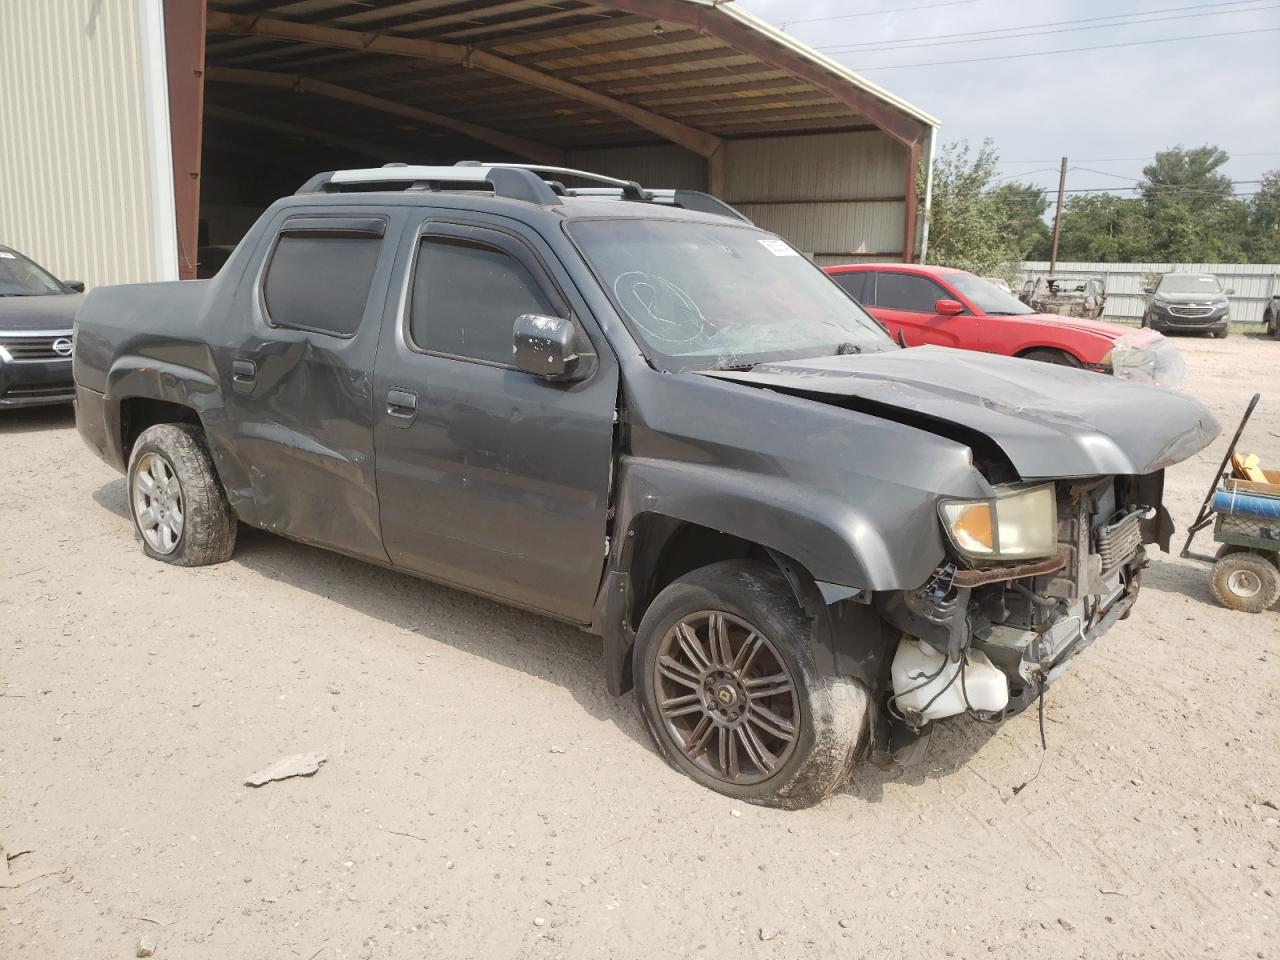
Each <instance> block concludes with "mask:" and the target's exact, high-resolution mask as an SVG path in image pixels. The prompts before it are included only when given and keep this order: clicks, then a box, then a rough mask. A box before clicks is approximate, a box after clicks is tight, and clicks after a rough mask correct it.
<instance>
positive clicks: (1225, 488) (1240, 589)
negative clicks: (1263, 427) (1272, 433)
mask: <svg viewBox="0 0 1280 960" xmlns="http://www.w3.org/2000/svg"><path fill="white" fill-rule="evenodd" d="M1258 398H1259V394H1256V393H1255V394H1254V395H1253V399H1252V400H1250V401H1249V406H1248V407H1247V408H1246V409H1245V412H1244V416H1243V417H1242V418H1241V420H1240V426H1239V427H1237V428H1236V432H1235V436H1233V437H1232V438H1231V446H1229V447H1228V448H1227V454H1226V456H1225V457H1223V458H1222V465H1221V466H1220V467H1219V468H1218V472H1217V474H1216V475H1215V476H1214V480H1213V484H1212V485H1211V486H1210V487H1209V493H1208V494H1207V495H1206V496H1205V498H1204V503H1202V504H1201V505H1200V513H1199V514H1198V515H1197V516H1196V519H1195V522H1194V523H1192V524H1191V526H1190V527H1188V528H1187V542H1186V544H1185V545H1184V546H1183V548H1182V556H1184V557H1190V558H1191V559H1193V560H1203V561H1204V562H1206V563H1211V564H1213V571H1212V573H1211V574H1210V581H1209V582H1210V586H1211V588H1212V589H1213V595H1214V597H1215V598H1216V599H1217V601H1218V602H1219V603H1220V604H1222V605H1223V606H1224V607H1227V608H1228V609H1231V610H1242V611H1244V612H1246V613H1262V612H1263V611H1264V610H1267V609H1269V608H1270V607H1271V606H1272V605H1274V604H1275V602H1276V600H1277V599H1278V598H1280V470H1263V469H1262V468H1261V467H1260V466H1259V465H1258V464H1257V462H1256V461H1257V458H1256V457H1244V456H1241V455H1240V454H1238V453H1237V452H1236V446H1237V445H1238V444H1239V443H1240V437H1241V436H1242V435H1243V434H1244V428H1245V426H1246V424H1248V422H1249V418H1250V417H1251V416H1252V415H1253V410H1254V408H1255V407H1256V406H1257V405H1258ZM1210 524H1213V539H1214V540H1215V541H1217V542H1218V543H1219V544H1221V546H1219V547H1218V552H1217V555H1216V556H1212V557H1210V556H1206V555H1204V554H1199V553H1194V552H1192V549H1191V543H1192V541H1193V540H1194V539H1195V536H1196V534H1197V533H1199V532H1200V531H1201V530H1203V529H1205V528H1206V527H1207V526H1209V525H1210Z"/></svg>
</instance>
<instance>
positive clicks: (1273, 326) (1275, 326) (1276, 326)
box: [1262, 310, 1280, 339]
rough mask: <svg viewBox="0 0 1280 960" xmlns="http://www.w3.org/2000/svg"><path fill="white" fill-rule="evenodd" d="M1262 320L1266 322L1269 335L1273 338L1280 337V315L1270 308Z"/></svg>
mask: <svg viewBox="0 0 1280 960" xmlns="http://www.w3.org/2000/svg"><path fill="white" fill-rule="evenodd" d="M1262 321H1263V323H1264V324H1266V329H1267V336H1269V337H1272V338H1273V339H1280V315H1278V314H1276V313H1275V312H1274V311H1272V310H1268V311H1267V312H1266V313H1265V314H1263V316H1262Z"/></svg>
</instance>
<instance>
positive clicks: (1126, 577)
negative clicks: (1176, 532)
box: [879, 473, 1172, 731]
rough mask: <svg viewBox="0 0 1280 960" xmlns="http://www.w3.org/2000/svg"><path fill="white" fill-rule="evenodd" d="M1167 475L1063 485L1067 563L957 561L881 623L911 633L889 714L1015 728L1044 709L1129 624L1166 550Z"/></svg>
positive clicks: (903, 644)
mask: <svg viewBox="0 0 1280 960" xmlns="http://www.w3.org/2000/svg"><path fill="white" fill-rule="evenodd" d="M1163 483H1164V477H1163V473H1154V474H1149V475H1147V476H1144V477H1104V478H1089V479H1082V480H1060V481H1058V482H1057V483H1055V484H1054V495H1055V498H1056V510H1057V544H1056V546H1057V551H1056V553H1055V554H1054V555H1053V556H1051V557H1048V558H1044V559H1039V560H1035V561H1031V562H1024V563H1017V564H1011V565H1009V564H1003V565H980V564H972V563H969V564H966V563H965V562H964V561H961V560H960V559H958V558H957V559H952V560H949V561H948V562H947V563H945V564H944V565H942V566H940V567H939V568H938V569H936V570H935V571H934V574H933V576H932V577H930V579H929V580H928V581H927V582H926V583H925V585H924V586H923V587H922V588H920V589H918V590H914V591H901V592H898V593H894V594H890V595H888V596H886V597H885V598H884V599H882V600H881V601H880V603H879V605H880V612H881V614H882V615H883V616H884V618H885V619H886V620H887V621H888V622H889V623H890V624H892V625H893V626H894V627H895V628H896V629H898V630H900V631H901V632H902V635H901V637H900V639H899V641H898V645H897V649H896V651H895V653H894V657H893V663H892V667H891V675H892V695H891V696H890V697H889V699H888V702H887V710H888V712H889V714H890V715H891V716H892V717H893V718H894V719H895V720H896V721H898V722H900V723H902V724H904V725H905V726H906V727H908V728H910V729H911V730H916V731H918V730H920V729H921V728H922V727H924V726H925V725H926V724H928V723H929V722H930V721H933V720H939V719H943V718H945V717H950V716H955V715H958V714H962V713H967V714H970V715H972V716H975V717H977V718H978V719H981V720H994V719H1001V718H1004V717H1008V716H1012V715H1014V714H1016V713H1018V712H1020V711H1022V710H1024V709H1025V708H1026V707H1028V706H1029V705H1030V704H1032V703H1034V702H1035V701H1036V699H1037V698H1038V697H1039V696H1040V694H1041V693H1042V692H1043V691H1044V689H1045V687H1047V686H1048V685H1049V684H1051V683H1052V682H1053V681H1054V680H1055V679H1056V678H1057V677H1058V676H1059V675H1060V674H1061V673H1062V671H1063V670H1064V669H1065V667H1066V665H1067V663H1068V662H1069V661H1070V659H1071V658H1072V657H1073V656H1074V655H1075V654H1076V653H1078V652H1079V651H1080V650H1082V649H1083V648H1084V647H1086V646H1088V645H1089V644H1090V643H1091V642H1093V641H1094V640H1096V639H1097V638H1098V637H1099V636H1101V635H1102V634H1103V633H1105V632H1106V631H1107V630H1108V629H1110V628H1111V626H1112V625H1113V624H1115V623H1116V622H1117V621H1118V620H1121V619H1123V618H1124V617H1125V616H1127V615H1128V613H1129V611H1130V609H1131V608H1132V606H1133V604H1134V601H1135V600H1136V598H1137V594H1138V589H1139V586H1140V583H1141V571H1142V570H1143V568H1144V567H1146V566H1147V564H1148V562H1149V561H1148V559H1147V554H1146V549H1145V546H1144V544H1147V543H1153V542H1158V543H1161V544H1162V545H1163V546H1165V547H1167V545H1168V537H1169V535H1170V533H1171V532H1172V521H1171V520H1170V518H1169V515H1168V513H1167V512H1166V511H1165V510H1164V508H1163V506H1162V504H1161V494H1162V488H1163Z"/></svg>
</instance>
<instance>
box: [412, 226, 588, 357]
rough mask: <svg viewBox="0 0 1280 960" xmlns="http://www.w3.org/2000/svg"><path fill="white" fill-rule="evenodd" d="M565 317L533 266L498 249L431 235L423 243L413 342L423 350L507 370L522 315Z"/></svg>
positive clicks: (416, 280)
mask: <svg viewBox="0 0 1280 960" xmlns="http://www.w3.org/2000/svg"><path fill="white" fill-rule="evenodd" d="M525 313H534V314H544V315H546V314H552V315H557V316H563V312H562V311H560V310H557V309H556V308H555V307H554V306H553V305H552V301H551V298H550V297H549V296H548V294H547V292H546V291H545V290H544V288H543V285H542V284H541V283H539V281H538V279H537V278H536V277H535V276H534V274H533V272H532V270H531V269H530V268H529V266H526V265H525V264H524V263H522V262H521V261H520V259H517V258H516V257H515V256H513V255H512V254H511V253H508V252H507V251H506V250H504V249H501V247H500V246H499V245H498V244H490V243H486V242H483V241H482V240H474V239H470V238H464V237H457V236H440V235H431V234H428V235H427V236H424V237H423V238H422V239H421V241H419V250H418V265H417V269H416V270H415V271H414V277H413V295H412V300H411V301H410V307H409V336H410V339H411V340H412V341H413V343H414V345H415V346H417V347H418V348H419V349H420V350H424V351H427V352H430V353H442V354H446V355H448V356H452V357H459V358H461V359H465V360H479V361H481V362H482V363H496V364H503V365H507V366H509V365H510V364H511V359H512V331H513V328H514V327H515V322H516V318H517V317H519V316H520V315H521V314H525Z"/></svg>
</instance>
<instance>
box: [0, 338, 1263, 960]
mask: <svg viewBox="0 0 1280 960" xmlns="http://www.w3.org/2000/svg"><path fill="white" fill-rule="evenodd" d="M1177 344H1178V346H1179V348H1180V349H1182V351H1183V353H1184V354H1185V356H1186V358H1187V363H1188V368H1189V376H1188V383H1187V389H1189V390H1190V391H1191V392H1192V393H1194V394H1195V395H1196V396H1198V397H1200V398H1201V399H1202V400H1204V401H1206V402H1207V403H1208V404H1209V405H1210V407H1211V408H1212V409H1213V411H1214V413H1215V414H1216V415H1217V416H1218V418H1219V420H1220V421H1221V422H1222V424H1223V426H1224V429H1225V430H1226V431H1227V433H1229V432H1230V430H1231V429H1232V428H1234V424H1235V422H1236V420H1237V419H1238V417H1239V415H1240V413H1241V411H1242V409H1243V407H1244V404H1245V402H1246V400H1247V398H1248V396H1249V394H1250V393H1251V392H1252V391H1253V390H1254V389H1255V388H1261V389H1266V388H1267V387H1268V386H1270V387H1271V391H1270V395H1269V396H1267V397H1264V405H1263V407H1262V408H1261V410H1260V412H1259V415H1258V416H1256V417H1255V419H1254V423H1253V427H1252V429H1251V431H1250V433H1249V434H1248V440H1247V442H1246V443H1245V444H1244V447H1245V449H1248V450H1253V451H1256V452H1258V453H1260V454H1262V455H1263V457H1264V461H1269V462H1270V463H1271V464H1280V389H1277V388H1280V376H1278V375H1277V371H1280V343H1275V342H1271V341H1264V340H1260V339H1254V338H1246V337H1242V336H1239V335H1237V336H1233V337H1231V338H1230V339H1229V340H1226V341H1216V340H1198V339H1180V340H1178V341H1177ZM1226 442H1227V437H1226V436H1224V437H1222V438H1220V439H1219V440H1218V442H1217V443H1215V444H1214V445H1213V446H1212V447H1211V448H1210V449H1209V450H1208V451H1206V452H1205V453H1203V454H1202V455H1200V456H1199V457H1197V458H1196V459H1195V460H1194V461H1193V462H1190V463H1187V464H1184V465H1182V466H1180V467H1177V468H1175V469H1174V470H1173V471H1172V472H1171V476H1170V478H1169V490H1168V502H1169V506H1170V508H1171V510H1172V511H1173V514H1174V517H1175V520H1176V521H1177V522H1178V524H1179V526H1180V527H1183V526H1185V525H1186V524H1187V523H1188V522H1189V521H1190V519H1191V518H1192V516H1193V515H1194V512H1195V509H1196V507H1197V506H1198V504H1199V501H1200V499H1201V497H1202V496H1203V494H1204V490H1205V487H1206V486H1207V485H1208V483H1209V480H1210V477H1211V476H1212V474H1213V471H1214V469H1215V467H1216V464H1217V461H1218V459H1219V458H1220V457H1221V455H1222V451H1223V449H1224V448H1225V445H1226ZM1205 545H1206V546H1208V545H1209V543H1208V541H1207V540H1206V541H1205ZM1278 668H1280V611H1277V610H1272V611H1271V612H1269V613H1265V614H1262V615H1258V616H1249V615H1246V614H1237V613H1231V612H1228V611H1226V610H1223V609H1221V608H1219V607H1218V606H1216V605H1215V604H1214V603H1213V602H1212V600H1211V598H1210V595H1209V590H1208V585H1207V575H1206V571H1205V569H1204V568H1202V567H1200V566H1197V565H1195V564H1193V563H1190V562H1184V561H1180V560H1176V559H1173V558H1170V557H1165V556H1162V557H1161V558H1160V559H1159V560H1157V561H1156V563H1155V564H1154V566H1153V567H1152V568H1151V570H1150V571H1149V572H1148V575H1147V577H1146V580H1145V589H1144V590H1143V595H1142V598H1141V600H1140V601H1139V604H1138V608H1137V611H1136V613H1135V615H1134V616H1133V618H1132V619H1130V620H1129V621H1127V622H1125V623H1122V624H1120V625H1119V626H1118V627H1117V628H1116V629H1115V630H1114V631H1112V632H1111V633H1110V634H1108V635H1107V636H1106V637H1105V638H1104V639H1102V640H1101V641H1099V642H1098V643H1097V644H1095V645H1094V646H1093V647H1092V648H1090V649H1089V650H1088V651H1087V652H1086V653H1085V654H1083V655H1082V656H1081V658H1080V659H1079V660H1078V661H1077V662H1076V665H1075V668H1074V670H1073V671H1072V672H1070V673H1069V674H1068V675H1067V676H1066V677H1064V678H1063V679H1062V680H1061V682H1060V683H1058V684H1057V685H1055V686H1054V687H1053V688H1052V690H1051V691H1050V693H1049V697H1048V702H1047V703H1048V707H1047V717H1048V724H1047V733H1048V743H1049V749H1048V752H1047V754H1044V755H1043V768H1042V769H1040V766H1041V763H1042V754H1041V750H1040V744H1039V738H1038V735H1037V725H1036V716H1035V714H1034V712H1031V713H1028V714H1024V715H1023V716H1021V717H1018V718H1016V719H1014V720H1012V721H1010V722H1008V723H1006V724H1004V725H1003V726H1001V727H999V728H996V729H994V730H993V729H991V728H988V727H982V726H978V725H975V724H971V723H968V722H955V721H951V722H948V723H945V724H942V725H940V726H939V727H938V728H937V730H936V732H935V734H934V736H933V738H932V741H931V743H930V746H929V750H928V753H927V755H926V757H925V759H924V760H923V762H921V763H919V764H918V765H916V766H914V767H911V768H906V769H901V768H900V769H895V770H890V771H883V770H879V769H875V768H872V767H870V766H864V767H863V768H861V769H860V771H859V772H858V774H857V775H856V777H855V779H854V781H853V783H852V784H851V786H850V787H849V788H848V789H847V790H845V791H844V792H842V793H840V794H838V795H836V796H833V797H832V798H830V799H829V800H828V801H827V802H825V803H824V804H822V805H821V806H819V807H817V808H815V809H812V810H808V811H804V812H800V813H781V812H776V811H770V810H763V809H758V808H755V807H751V806H747V805H744V804H737V803H734V802H732V801H730V800H727V799H725V798H722V797H720V796H718V795H717V794H714V793H711V792H708V791H706V790H703V789H701V788H699V787H697V786H695V785H694V784H693V783H692V782H690V781H689V780H686V779H684V778H683V777H681V776H679V775H678V774H676V773H675V772H674V771H672V770H670V769H669V768H667V767H666V766H665V765H664V764H663V763H662V761H661V760H660V759H659V758H658V757H657V755H656V754H655V753H654V751H653V749H652V748H651V747H650V745H649V743H648V740H647V738H646V735H645V732H644V730H643V729H642V727H641V724H640V722H639V720H638V719H637V715H636V708H635V703H634V698H633V696H632V695H627V696H625V697H623V698H621V699H620V700H614V699H612V698H610V697H609V696H608V694H607V693H606V692H605V689H604V683H603V680H602V672H601V666H600V645H599V642H598V641H597V640H596V639H594V638H592V637H589V636H586V635H584V634H581V633H579V632H577V631H575V630H573V629H570V628H567V627H564V626H560V625H558V624H555V623H552V622H549V621H546V620H543V619H540V618H538V617H535V616H531V615H527V614H523V613H518V612H513V611H511V610H509V609H506V608H504V607H501V606H497V605H495V604H492V603H489V602H486V601H484V600H479V599H476V598H473V597H470V596H468V595H465V594H462V593H457V592H454V591H452V590H449V589H445V588H442V587H436V586H433V585H431V584H427V583H423V582H420V581H417V580H414V579H411V578H408V577H405V576H399V575H397V574H393V573H388V572H385V571H382V570H379V569H375V568H374V567H370V566H366V565H364V564H361V563H359V562H356V561H352V560H348V559H344V558H342V557H338V556H335V555H332V554H329V553H325V552H322V551H319V550H315V549H311V548H308V547H305V546H300V545H298V544H295V543H290V542H287V541H285V540H281V539H277V538H275V537H272V536H269V535H266V534H262V533H257V532H249V531H246V532H244V533H243V535H242V539H241V541H240V545H239V548H238V549H237V551H236V555H235V558H234V559H233V560H232V561H231V562H230V563H227V564H224V565H221V566H217V567H212V568H205V569H197V570H182V569H176V568H172V567H168V566H165V565H163V564H159V563H154V562H152V561H150V560H147V559H146V558H145V557H144V556H143V555H142V553H141V551H140V550H139V549H138V547H137V546H136V545H135V543H134V540H133V535H132V533H131V530H130V523H129V520H128V518H127V513H126V506H125V494H124V484H123V481H122V480H121V478H120V477H118V476H117V475H116V474H114V473H113V472H112V471H111V470H110V469H109V468H108V467H106V466H104V465H103V464H102V463H100V462H99V461H98V460H96V459H95V458H94V457H93V456H92V455H91V454H90V453H89V452H88V450H87V449H86V448H84V446H83V445H82V444H81V442H80V440H79V438H78V437H77V435H76V433H75V429H74V425H73V423H72V419H71V415H70V413H69V412H68V411H66V410H44V411H32V412H8V413H6V414H4V415H2V416H0V843H3V845H4V846H5V847H6V848H7V850H8V854H9V856H10V857H12V858H13V859H12V860H11V861H10V862H9V864H8V870H9V875H8V877H7V878H6V877H5V875H4V874H3V872H2V871H3V868H2V867H0V957H3V958H5V960H9V958H23V957H30V958H41V960H43V958H58V960H74V958H95V960H96V958H115V957H133V956H134V955H135V949H136V947H137V944H138V940H139V937H140V935H144V934H145V935H147V936H149V937H151V938H153V939H154V940H155V941H156V953H155V955H156V957H158V958H162V960H168V958H216V960H228V958H258V957H271V958H300V960H336V958H353V957H369V958H384V957H390V958H423V957H474V956H485V957H528V958H544V957H545V958H551V957H592V958H598V957H614V956H617V957H705V958H719V957H728V956H740V957H762V958H763V957H768V958H773V957H779V958H781V957H814V956H837V955H838V956H841V957H864V956H865V957H871V956H895V955H896V956H902V955H907V954H908V953H910V954H911V955H915V956H922V957H923V956H929V957H978V956H987V955H995V956H1010V957H1014V956H1016V957H1091V958H1092V957H1214V958H1227V957H1278V956H1280V923H1278V922H1277V918H1276V909H1277V902H1276V896H1277V894H1278V893H1280V821H1278V818H1280V810H1278V809H1277V807H1278V806H1280V780H1278V777H1280V771H1278V762H1277V761H1278V760H1280V702H1278V697H1277V690H1278V681H1280V669H1278ZM311 750H323V751H326V752H327V754H328V762H327V763H326V764H325V765H324V766H323V767H322V768H321V769H320V771H319V772H318V773H317V774H316V775H315V776H313V777H311V778H306V779H301V778H299V779H293V780H288V781H284V782H278V783H272V784H268V785H267V786H264V787H261V788H259V789H252V788H249V787H246V786H244V785H243V780H244V779H245V777H246V776H248V775H249V774H251V773H252V772H254V771H256V770H258V769H259V768H261V767H263V766H265V765H267V764H268V763H270V762H271V761H273V760H275V759H276V758H278V757H280V756H283V755H286V754H294V753H300V752H304V751H311ZM1038 769H1039V776H1038V777H1036V778H1035V779H1034V781H1033V782H1032V783H1031V784H1030V785H1029V786H1027V787H1026V789H1025V790H1023V791H1021V792H1020V793H1017V794H1016V795H1015V794H1014V792H1013V788H1014V787H1016V786H1018V785H1020V784H1022V783H1024V782H1025V781H1027V780H1031V779H1032V778H1033V777H1034V776H1035V774H1036V773H1037V770H1038ZM24 850H30V852H29V853H21V851H24ZM40 874H43V876H38V875H40ZM27 878H33V879H27ZM19 880H26V882H25V883H21V884H20V885H17V886H11V888H7V885H12V884H14V883H15V882H16V881H19Z"/></svg>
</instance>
